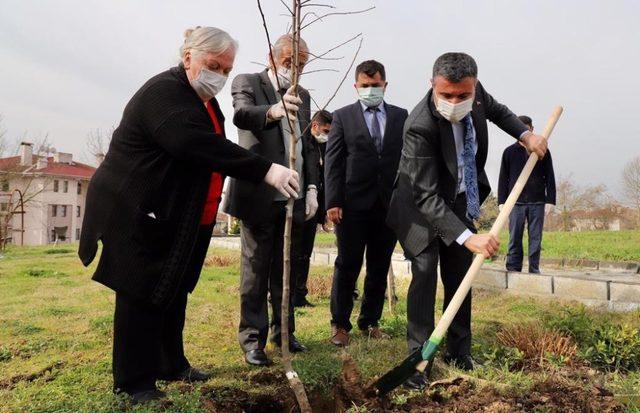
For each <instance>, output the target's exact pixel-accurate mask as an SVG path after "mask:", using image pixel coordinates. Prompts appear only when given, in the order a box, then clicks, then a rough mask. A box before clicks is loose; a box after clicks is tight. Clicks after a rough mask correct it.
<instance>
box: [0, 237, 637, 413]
mask: <svg viewBox="0 0 640 413" xmlns="http://www.w3.org/2000/svg"><path fill="white" fill-rule="evenodd" d="M321 239H322V237H321ZM75 248H76V246H75V245H72V246H71V248H67V247H65V249H68V251H60V252H57V253H51V252H50V251H51V248H50V247H26V248H18V247H10V248H9V249H8V250H7V251H6V252H4V253H3V254H2V255H3V256H2V258H1V259H0V291H1V297H2V298H1V299H0V412H109V411H117V410H119V409H120V406H121V403H122V401H121V400H119V399H118V398H116V397H114V396H113V395H112V393H111V388H112V377H111V345H112V328H113V326H112V322H113V305H114V294H113V292H111V291H110V290H108V289H107V288H105V287H103V286H101V285H99V284H97V283H95V282H93V281H91V280H90V276H91V273H92V268H84V267H82V265H81V264H80V262H79V260H78V259H77V257H76V254H75V252H74V251H75ZM210 254H215V255H219V256H226V257H228V258H229V260H228V261H227V263H228V265H226V266H224V267H207V268H205V269H204V271H203V273H202V276H201V279H200V283H199V285H198V287H197V288H196V290H195V292H194V294H193V295H192V296H191V297H190V300H189V306H188V309H187V325H186V329H185V334H184V339H185V348H186V353H187V356H188V357H189V359H190V361H191V363H192V364H193V365H194V366H198V367H201V368H204V369H207V370H210V371H212V372H213V373H214V375H215V376H214V378H213V379H212V380H210V381H209V382H208V383H206V384H205V385H204V386H206V387H203V386H201V385H195V386H187V387H185V386H183V385H180V384H170V385H163V388H164V389H166V390H167V391H168V392H169V395H170V400H171V401H172V404H171V405H170V406H165V407H160V406H158V405H151V406H135V407H130V406H129V407H128V409H129V410H130V411H136V412H155V411H160V410H162V411H170V412H198V411H201V410H202V400H201V396H202V395H203V393H204V392H205V391H208V390H207V389H210V388H211V387H213V388H214V389H241V390H245V391H247V392H249V393H251V394H258V393H263V394H267V393H269V392H273V391H275V390H274V387H273V386H272V385H268V384H264V385H263V384H261V385H256V383H259V382H260V377H261V376H260V374H262V370H260V369H255V368H251V367H248V366H247V365H246V364H245V363H244V362H243V358H242V352H241V350H240V348H239V345H238V343H237V336H236V335H237V326H238V323H239V294H238V283H239V277H238V273H239V268H238V259H237V257H238V253H237V252H232V251H225V250H212V251H210ZM34 273H37V274H40V275H38V276H34V275H32V274H34ZM330 273H331V269H330V268H327V267H313V268H312V276H311V278H312V280H313V279H316V280H320V279H322V277H329V276H330ZM62 274H64V275H62ZM407 284H408V281H407V280H398V295H399V296H400V302H399V304H398V314H397V315H396V316H391V315H390V314H389V313H388V312H387V310H386V309H385V316H384V317H385V318H384V320H383V321H382V324H383V326H384V327H385V329H386V330H387V331H388V332H389V333H391V335H392V340H390V341H386V342H371V341H369V340H367V339H365V338H362V337H358V336H356V338H355V340H354V343H353V345H351V346H350V347H349V349H348V352H349V354H350V355H351V356H352V357H353V358H354V359H355V361H356V362H357V364H358V366H359V368H360V369H361V371H362V375H363V377H364V379H365V381H368V380H370V379H372V378H373V377H374V376H375V375H380V374H382V373H384V372H386V371H387V370H388V369H389V368H391V367H392V366H394V364H395V363H397V362H398V361H400V360H401V359H403V358H404V356H405V355H406V345H405V340H404V335H405V331H406V310H405V307H406V302H405V300H404V297H405V295H406V290H407V287H408V285H407ZM326 296H327V291H326V289H325V291H321V292H319V293H318V295H316V296H312V297H311V299H312V301H314V302H315V303H317V304H318V305H317V306H316V307H315V308H311V309H304V310H296V322H297V333H296V335H297V336H298V337H299V339H300V340H301V341H302V342H303V343H305V344H306V345H307V346H308V347H309V348H310V350H311V351H310V352H309V353H307V354H303V355H299V356H296V358H295V360H294V366H295V368H296V370H297V372H298V374H299V375H300V377H301V378H302V380H303V381H304V383H305V386H306V388H307V391H308V392H309V393H314V394H321V395H324V397H328V398H330V397H332V396H331V395H332V390H333V387H334V384H335V383H336V380H337V378H338V376H339V374H340V371H341V360H340V357H339V355H340V352H339V351H336V349H335V348H334V347H333V346H332V345H330V344H329V343H328V336H329V331H330V328H329V310H328V306H329V302H328V299H327V298H326ZM438 307H441V295H440V294H439V295H438ZM563 308H564V307H563V306H561V305H560V304H557V303H550V302H546V301H540V300H537V299H533V298H522V297H515V296H512V295H506V294H500V293H493V292H486V291H476V292H475V295H474V302H473V312H474V322H473V330H474V355H475V356H476V357H477V358H478V359H481V360H482V359H486V357H485V355H484V352H485V350H486V349H487V348H489V347H491V346H495V332H496V331H497V329H499V328H500V327H501V326H504V325H508V324H517V323H526V322H533V321H536V320H545V319H547V318H548V316H549V315H550V314H551V315H552V314H557V313H560V312H562V311H563ZM357 309H358V305H356V310H355V311H354V316H353V318H354V320H355V317H356V316H357ZM589 314H591V316H593V317H596V318H598V317H607V318H611V319H612V322H618V323H629V324H631V325H634V326H636V327H638V326H640V312H635V313H628V314H620V315H616V317H610V316H608V315H607V314H604V313H602V314H601V313H598V312H595V311H592V310H589ZM268 352H269V353H270V354H271V355H272V356H273V357H274V359H275V360H276V365H275V366H274V367H272V368H270V369H269V370H268V371H270V372H273V373H279V372H280V366H279V365H278V363H277V362H278V361H279V357H278V353H277V352H276V351H275V350H274V349H272V348H269V349H268ZM455 374H456V372H455V371H453V370H447V369H444V370H442V371H439V372H438V377H437V378H443V377H447V376H453V375H455ZM474 374H475V375H476V376H478V377H481V378H483V379H485V380H489V381H490V382H493V383H500V384H502V385H507V386H510V388H512V389H513V391H526V389H527V388H528V387H527V386H530V385H531V383H533V382H535V380H536V377H537V376H536V375H535V374H534V373H531V374H529V373H527V372H511V371H506V370H504V369H503V368H501V367H500V365H499V364H498V363H493V362H490V363H489V364H488V365H487V366H486V367H484V368H483V369H481V370H479V371H477V372H475V373H474ZM604 380H606V384H607V385H608V386H609V387H610V388H611V389H613V390H614V391H619V392H620V393H621V394H628V393H632V390H631V389H633V388H634V386H635V385H636V384H637V383H638V380H639V378H638V373H637V372H633V373H630V374H629V375H623V374H617V373H615V374H610V375H608V376H606V378H605V379H604ZM220 391H221V392H222V393H224V392H223V391H222V390H220ZM214 393H215V391H214ZM222 393H220V394H222ZM221 397H222V396H221ZM397 397H400V398H402V397H404V396H402V395H399V396H397Z"/></svg>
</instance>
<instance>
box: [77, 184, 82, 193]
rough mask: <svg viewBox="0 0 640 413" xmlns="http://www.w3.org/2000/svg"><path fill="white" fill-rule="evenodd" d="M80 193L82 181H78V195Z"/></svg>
mask: <svg viewBox="0 0 640 413" xmlns="http://www.w3.org/2000/svg"><path fill="white" fill-rule="evenodd" d="M80 194H82V183H81V182H78V195H80Z"/></svg>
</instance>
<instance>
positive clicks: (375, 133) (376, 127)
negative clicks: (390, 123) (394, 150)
mask: <svg viewBox="0 0 640 413" xmlns="http://www.w3.org/2000/svg"><path fill="white" fill-rule="evenodd" d="M367 111H368V112H369V113H371V115H372V116H371V139H373V144H374V145H375V147H376V150H377V151H378V153H381V152H382V132H381V131H380V122H378V112H380V108H378V107H375V108H367Z"/></svg>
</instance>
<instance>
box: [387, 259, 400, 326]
mask: <svg viewBox="0 0 640 413" xmlns="http://www.w3.org/2000/svg"><path fill="white" fill-rule="evenodd" d="M387 296H388V297H389V311H390V312H391V315H396V304H397V302H398V301H397V299H396V276H395V274H394V273H393V265H392V264H391V263H390V264H389V272H388V273H387Z"/></svg>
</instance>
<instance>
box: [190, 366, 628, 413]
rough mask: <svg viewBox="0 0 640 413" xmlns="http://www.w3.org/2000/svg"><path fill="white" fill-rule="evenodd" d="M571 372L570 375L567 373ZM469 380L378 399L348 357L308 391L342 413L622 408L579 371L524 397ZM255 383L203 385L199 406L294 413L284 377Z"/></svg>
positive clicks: (320, 405)
mask: <svg viewBox="0 0 640 413" xmlns="http://www.w3.org/2000/svg"><path fill="white" fill-rule="evenodd" d="M570 376H571V377H570ZM472 380H473V379H471V378H466V377H456V378H453V379H447V380H439V381H437V382H434V383H432V384H431V386H430V388H429V389H427V390H425V392H424V393H406V392H405V391H404V390H398V394H400V395H405V396H406V397H405V398H403V397H396V398H394V399H393V400H394V401H392V399H389V398H383V399H380V398H377V397H375V396H373V395H372V392H371V391H370V390H368V389H370V388H371V386H370V385H371V383H369V384H368V385H363V383H362V379H361V376H360V372H359V370H358V368H357V366H356V364H355V362H354V361H353V360H352V359H351V358H350V357H345V358H344V359H343V371H342V375H341V377H340V380H339V383H338V384H337V385H336V386H335V388H334V394H333V395H326V394H324V395H318V394H310V395H309V399H310V402H311V405H312V406H313V409H314V411H315V412H345V411H346V410H348V409H350V408H353V407H362V408H363V410H364V408H366V411H369V412H459V413H465V412H469V413H470V412H492V413H498V412H535V411H540V412H562V413H573V412H575V413H589V412H594V413H595V412H603V413H606V412H623V411H624V407H623V406H622V405H621V404H619V403H618V402H616V401H615V400H614V399H613V394H612V393H611V392H609V391H607V390H605V389H603V388H600V387H597V386H592V385H589V384H588V382H590V380H587V377H582V376H581V375H580V374H579V373H575V374H574V373H566V372H565V374H558V375H553V376H551V377H550V378H548V379H546V380H545V381H542V382H539V383H536V384H535V385H534V386H533V387H532V389H531V390H530V391H529V392H528V393H525V394H524V395H508V394H506V395H505V394H501V393H500V392H498V391H497V390H496V389H494V388H491V387H489V386H479V385H477V384H476V383H475V382H473V381H472ZM248 382H249V383H252V384H255V387H254V388H252V389H251V390H249V391H244V390H239V389H236V388H229V387H203V388H202V393H203V396H202V404H203V407H204V408H205V411H207V412H224V413H234V412H254V413H255V412H295V411H298V408H297V405H296V401H295V397H294V395H293V392H292V391H291V390H290V389H289V387H288V386H287V384H286V380H285V379H284V376H283V375H277V374H273V372H268V371H264V372H258V373H256V374H254V375H252V376H251V377H249V378H248Z"/></svg>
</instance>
